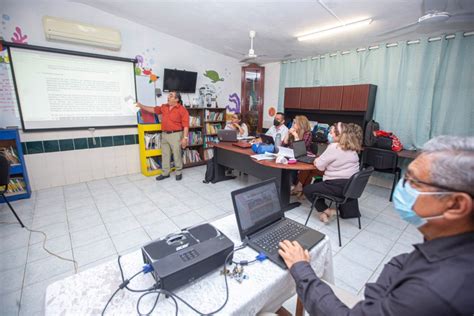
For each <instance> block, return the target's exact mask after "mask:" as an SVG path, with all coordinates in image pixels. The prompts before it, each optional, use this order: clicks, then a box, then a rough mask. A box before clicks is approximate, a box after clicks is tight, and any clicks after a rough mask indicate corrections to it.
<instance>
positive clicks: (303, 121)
mask: <svg viewBox="0 0 474 316" xmlns="http://www.w3.org/2000/svg"><path fill="white" fill-rule="evenodd" d="M311 138H312V135H311V125H310V124H309V121H308V118H307V117H306V116H304V115H297V116H295V118H294V119H293V124H292V126H291V128H290V130H289V131H288V134H287V136H286V137H285V138H284V139H283V140H282V143H283V144H284V145H286V146H289V147H292V144H293V142H295V141H300V140H302V141H304V143H305V145H306V150H307V151H310V147H311Z"/></svg>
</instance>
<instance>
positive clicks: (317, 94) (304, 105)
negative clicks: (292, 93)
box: [300, 87, 321, 110]
mask: <svg viewBox="0 0 474 316" xmlns="http://www.w3.org/2000/svg"><path fill="white" fill-rule="evenodd" d="M320 98H321V88H320V87H310V88H301V101H300V108H301V109H305V110H318V109H319V100H320Z"/></svg>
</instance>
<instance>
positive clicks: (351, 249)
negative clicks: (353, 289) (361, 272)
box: [339, 242, 384, 271]
mask: <svg viewBox="0 0 474 316" xmlns="http://www.w3.org/2000/svg"><path fill="white" fill-rule="evenodd" d="M339 254H341V255H343V256H344V257H346V258H349V259H350V260H352V261H354V262H356V263H358V264H360V265H361V266H363V267H365V268H367V269H370V270H372V271H374V270H375V269H376V268H377V266H378V265H379V264H380V262H382V259H383V258H384V255H383V254H381V253H379V252H377V251H373V250H371V249H369V248H367V247H364V246H362V245H359V244H358V243H355V242H349V243H348V244H347V245H345V246H344V248H342V250H341V251H340V252H339Z"/></svg>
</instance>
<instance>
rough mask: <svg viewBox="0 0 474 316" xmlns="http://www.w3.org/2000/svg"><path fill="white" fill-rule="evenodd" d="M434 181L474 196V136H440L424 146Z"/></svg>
mask: <svg viewBox="0 0 474 316" xmlns="http://www.w3.org/2000/svg"><path fill="white" fill-rule="evenodd" d="M423 153H424V154H426V155H428V156H429V157H430V158H431V162H432V165H431V168H430V169H431V170H430V176H431V181H432V182H433V183H436V184H439V185H442V186H444V187H448V188H453V189H454V190H456V191H461V192H466V193H469V194H470V195H471V196H474V137H459V136H438V137H435V138H433V139H431V140H429V141H428V142H427V143H426V144H425V145H424V146H423Z"/></svg>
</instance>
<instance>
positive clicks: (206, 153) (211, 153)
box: [203, 148, 214, 160]
mask: <svg viewBox="0 0 474 316" xmlns="http://www.w3.org/2000/svg"><path fill="white" fill-rule="evenodd" d="M203 153H204V160H209V159H212V157H214V150H213V149H212V148H208V149H204V152H203Z"/></svg>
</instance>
